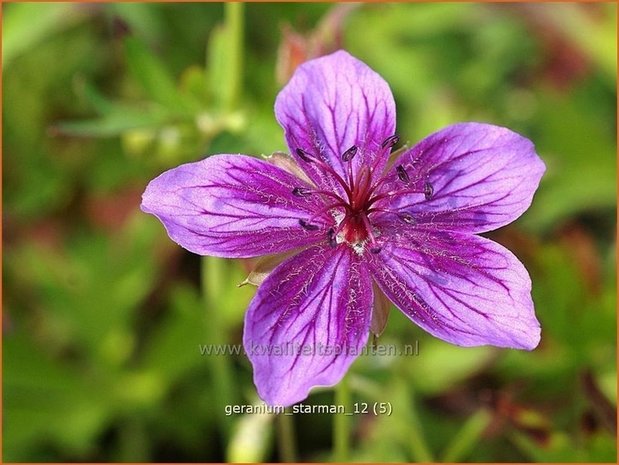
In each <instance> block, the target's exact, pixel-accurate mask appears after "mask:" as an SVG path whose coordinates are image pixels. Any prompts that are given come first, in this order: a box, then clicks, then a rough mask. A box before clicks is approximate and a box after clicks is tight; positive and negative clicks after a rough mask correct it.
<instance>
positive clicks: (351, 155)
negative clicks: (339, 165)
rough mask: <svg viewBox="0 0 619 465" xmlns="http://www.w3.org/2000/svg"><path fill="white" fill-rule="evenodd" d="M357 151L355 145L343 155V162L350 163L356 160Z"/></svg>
mask: <svg viewBox="0 0 619 465" xmlns="http://www.w3.org/2000/svg"><path fill="white" fill-rule="evenodd" d="M357 150H358V147H357V146H356V145H353V146H352V147H351V148H349V149H348V150H346V152H344V153H343V154H342V161H350V160H352V159H353V158H355V155H357Z"/></svg>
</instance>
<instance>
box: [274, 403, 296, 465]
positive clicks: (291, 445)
mask: <svg viewBox="0 0 619 465" xmlns="http://www.w3.org/2000/svg"><path fill="white" fill-rule="evenodd" d="M277 433H278V434H277V445H278V448H279V458H280V461H281V462H284V463H291V462H296V461H297V445H296V442H295V434H294V420H293V417H292V415H286V414H283V413H280V414H279V415H277Z"/></svg>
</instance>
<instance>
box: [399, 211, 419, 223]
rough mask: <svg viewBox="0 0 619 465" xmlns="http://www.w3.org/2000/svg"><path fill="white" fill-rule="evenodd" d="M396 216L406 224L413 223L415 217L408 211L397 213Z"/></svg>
mask: <svg viewBox="0 0 619 465" xmlns="http://www.w3.org/2000/svg"><path fill="white" fill-rule="evenodd" d="M397 215H398V218H399V219H400V221H402V222H404V223H406V224H415V223H416V221H415V218H414V217H413V215H411V214H410V213H406V212H404V213H397Z"/></svg>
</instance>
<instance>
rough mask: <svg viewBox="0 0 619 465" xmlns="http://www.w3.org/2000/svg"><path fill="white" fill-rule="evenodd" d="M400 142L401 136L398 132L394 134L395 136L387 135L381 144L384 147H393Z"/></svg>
mask: <svg viewBox="0 0 619 465" xmlns="http://www.w3.org/2000/svg"><path fill="white" fill-rule="evenodd" d="M398 142H400V136H398V135H397V134H394V135H393V136H389V137H387V138H386V139H385V140H384V141H383V143H382V144H380V146H381V147H382V148H383V149H386V148H387V147H389V148H391V147H393V146H394V145H396V144H397V143H398Z"/></svg>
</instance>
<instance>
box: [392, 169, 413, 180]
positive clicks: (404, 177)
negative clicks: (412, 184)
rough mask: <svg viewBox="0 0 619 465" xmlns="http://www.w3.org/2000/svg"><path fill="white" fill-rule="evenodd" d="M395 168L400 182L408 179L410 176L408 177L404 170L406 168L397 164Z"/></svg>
mask: <svg viewBox="0 0 619 465" xmlns="http://www.w3.org/2000/svg"><path fill="white" fill-rule="evenodd" d="M395 170H396V171H397V173H398V178H400V181H402V182H408V181H410V178H409V177H408V173H407V172H406V170H405V169H404V167H403V166H402V165H398V166H397V167H396V169H395Z"/></svg>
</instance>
